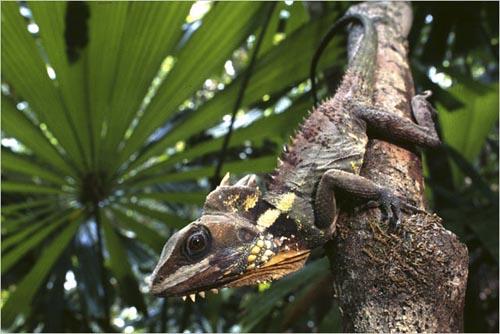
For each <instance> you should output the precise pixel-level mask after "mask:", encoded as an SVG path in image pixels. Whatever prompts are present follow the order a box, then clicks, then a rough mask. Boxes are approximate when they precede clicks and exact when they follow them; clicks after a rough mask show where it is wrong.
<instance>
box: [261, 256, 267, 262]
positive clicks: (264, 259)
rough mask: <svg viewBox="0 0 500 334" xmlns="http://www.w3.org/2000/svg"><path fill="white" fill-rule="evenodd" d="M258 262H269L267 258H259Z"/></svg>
mask: <svg viewBox="0 0 500 334" xmlns="http://www.w3.org/2000/svg"><path fill="white" fill-rule="evenodd" d="M260 260H261V261H262V262H267V261H269V258H268V257H267V256H263V257H261V258H260Z"/></svg>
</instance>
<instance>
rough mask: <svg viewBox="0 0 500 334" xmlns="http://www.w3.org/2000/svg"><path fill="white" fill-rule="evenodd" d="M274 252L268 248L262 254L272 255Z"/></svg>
mask: <svg viewBox="0 0 500 334" xmlns="http://www.w3.org/2000/svg"><path fill="white" fill-rule="evenodd" d="M273 255H274V253H273V252H272V251H270V250H269V249H267V250H266V251H265V252H264V256H273Z"/></svg>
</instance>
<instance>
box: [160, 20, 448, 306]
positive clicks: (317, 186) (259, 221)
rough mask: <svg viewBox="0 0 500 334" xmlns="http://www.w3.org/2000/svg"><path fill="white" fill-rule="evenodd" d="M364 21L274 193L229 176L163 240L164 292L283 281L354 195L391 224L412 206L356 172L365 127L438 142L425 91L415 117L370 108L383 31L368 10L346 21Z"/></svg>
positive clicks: (277, 176)
mask: <svg viewBox="0 0 500 334" xmlns="http://www.w3.org/2000/svg"><path fill="white" fill-rule="evenodd" d="M346 22H356V23H360V24H362V25H363V27H364V33H363V39H362V41H361V42H360V44H359V47H358V50H357V52H356V53H355V55H354V57H353V58H352V59H351V61H350V64H349V67H348V69H347V72H346V74H345V75H344V78H343V79H342V82H341V84H340V86H339V88H338V90H337V92H336V94H335V96H334V97H333V98H331V99H328V100H326V101H324V102H323V103H322V104H321V105H320V106H319V107H318V108H315V109H314V110H313V111H312V112H311V113H310V114H309V116H308V117H307V119H306V120H305V122H304V124H303V125H302V126H301V128H300V131H299V132H298V133H296V135H295V136H294V137H293V138H291V145H290V146H287V147H286V149H285V153H284V154H283V161H281V160H279V159H278V162H279V164H278V167H277V168H276V170H275V172H274V173H273V175H272V176H271V182H269V184H268V185H267V191H266V192H265V193H264V194H262V193H261V192H260V191H259V188H258V187H257V185H256V181H255V176H246V177H244V178H243V179H241V180H240V181H238V182H237V183H236V184H234V185H231V184H230V182H229V175H228V174H227V175H226V176H225V177H224V179H223V180H222V182H221V184H220V185H219V186H218V187H217V188H216V189H215V190H214V191H213V192H211V193H210V194H209V195H208V196H207V199H206V202H205V205H204V208H203V214H202V216H201V217H200V218H199V219H197V220H195V221H194V222H192V223H190V224H189V225H187V226H186V227H184V228H183V229H181V230H180V231H178V232H177V233H175V234H174V235H173V236H172V237H171V238H170V240H168V242H167V243H166V245H165V247H164V249H163V252H162V254H161V256H160V259H159V262H158V264H157V266H156V268H155V270H154V272H153V274H152V276H151V291H152V293H153V294H155V295H157V296H183V298H184V299H185V298H186V296H188V295H189V296H190V298H191V299H192V300H193V301H194V300H195V296H196V294H199V295H200V296H202V297H204V296H205V291H208V290H211V291H213V292H217V291H218V289H220V288H223V287H232V286H243V285H252V284H257V283H260V282H266V281H270V280H276V279H279V278H281V277H283V276H285V275H288V274H290V273H292V272H294V271H296V270H298V269H300V268H301V267H302V266H303V265H304V263H305V261H306V259H307V258H308V256H309V253H310V251H311V250H312V249H313V248H315V247H318V246H321V245H323V244H324V243H326V242H327V241H328V240H330V239H331V237H332V234H333V232H334V230H335V222H336V219H337V217H338V213H339V210H338V208H337V204H338V202H339V201H340V206H342V203H343V202H348V201H351V199H361V200H363V201H365V202H372V203H373V202H376V203H378V205H379V206H380V207H381V209H382V211H383V212H384V213H385V214H386V216H387V217H388V218H389V220H390V221H391V222H392V223H393V224H397V222H399V220H400V215H401V212H400V209H401V208H405V207H411V206H409V205H408V204H405V203H404V202H402V200H400V199H399V198H398V197H396V196H395V195H394V194H393V193H392V192H391V191H390V190H389V189H386V188H383V187H381V186H379V185H377V184H375V183H373V182H372V181H370V180H368V179H366V178H364V177H362V176H360V175H359V171H360V169H361V166H362V164H363V156H364V154H365V150H366V145H367V142H368V137H367V134H366V132H367V129H368V128H370V129H372V130H375V131H378V132H379V133H382V134H384V136H385V137H387V138H389V139H391V140H395V141H397V142H404V143H410V144H416V145H420V146H436V145H438V144H439V143H440V141H439V138H438V136H437V134H436V131H435V129H434V122H433V120H432V114H433V112H434V110H433V109H432V107H431V106H430V104H429V103H428V102H427V100H426V97H427V96H428V95H419V96H416V97H414V98H413V100H412V107H413V114H414V117H415V120H416V122H417V123H414V122H412V121H411V120H409V119H406V118H402V117H399V116H395V115H392V114H389V113H387V112H384V111H383V110H380V109H378V108H377V107H375V106H374V105H373V91H374V80H375V74H376V73H375V72H376V71H375V70H376V57H377V32H376V30H375V27H374V25H373V22H372V21H371V20H370V19H369V18H367V17H365V16H362V15H357V14H353V15H348V16H344V17H343V18H341V19H340V20H339V21H338V22H337V23H336V25H334V28H336V27H337V26H339V25H340V24H344V23H346Z"/></svg>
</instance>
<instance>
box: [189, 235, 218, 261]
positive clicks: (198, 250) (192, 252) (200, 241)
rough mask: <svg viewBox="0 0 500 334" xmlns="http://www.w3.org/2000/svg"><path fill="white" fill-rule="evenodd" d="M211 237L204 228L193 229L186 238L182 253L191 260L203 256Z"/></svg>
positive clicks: (207, 249) (208, 246)
mask: <svg viewBox="0 0 500 334" xmlns="http://www.w3.org/2000/svg"><path fill="white" fill-rule="evenodd" d="M211 239H212V237H211V236H210V233H209V232H208V230H207V229H206V228H203V227H202V228H200V229H197V230H194V231H193V232H191V234H190V235H189V236H188V237H187V238H186V241H185V243H184V253H185V254H186V255H187V256H188V257H189V258H191V259H193V260H196V259H199V258H201V257H203V255H205V254H206V253H207V252H208V251H209V249H210V245H211Z"/></svg>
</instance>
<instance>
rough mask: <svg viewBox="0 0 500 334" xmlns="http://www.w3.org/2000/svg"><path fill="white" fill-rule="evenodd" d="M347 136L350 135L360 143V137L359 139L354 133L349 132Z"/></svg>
mask: <svg viewBox="0 0 500 334" xmlns="http://www.w3.org/2000/svg"><path fill="white" fill-rule="evenodd" d="M347 135H348V136H349V137H351V138H352V139H354V140H355V141H358V140H359V137H358V136H356V135H355V134H354V133H351V132H349V133H348V134H347Z"/></svg>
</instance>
